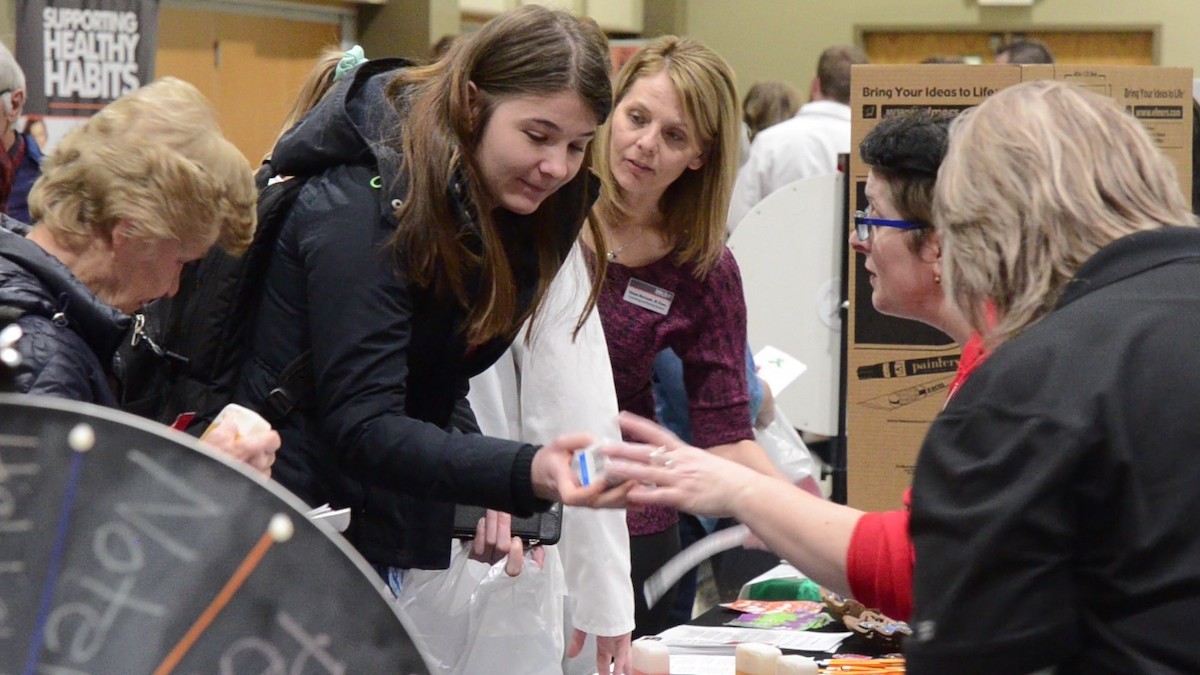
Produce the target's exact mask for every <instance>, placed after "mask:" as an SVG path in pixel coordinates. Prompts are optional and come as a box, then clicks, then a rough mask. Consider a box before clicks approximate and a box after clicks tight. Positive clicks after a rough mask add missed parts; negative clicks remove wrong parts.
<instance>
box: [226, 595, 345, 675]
mask: <svg viewBox="0 0 1200 675" xmlns="http://www.w3.org/2000/svg"><path fill="white" fill-rule="evenodd" d="M275 621H276V622H277V623H278V624H279V625H280V627H282V628H283V630H284V631H285V632H287V634H288V635H290V636H291V637H292V638H293V639H294V640H295V641H296V644H297V645H298V647H299V652H298V653H296V654H295V655H294V656H292V658H291V659H290V661H289V659H288V658H287V657H286V656H284V652H283V649H282V647H281V646H279V645H272V644H270V643H268V642H267V641H265V640H261V639H259V638H256V637H246V638H241V639H240V640H237V641H235V642H234V643H233V644H232V645H230V646H229V649H227V650H226V651H225V653H224V654H222V655H221V661H220V669H221V670H220V672H221V675H237V674H238V673H247V672H256V673H264V674H269V675H276V674H277V675H287V674H288V673H307V672H309V670H308V665H309V662H310V661H311V662H315V663H314V666H319V667H320V668H323V669H324V670H320V671H318V672H324V673H329V675H343V674H344V673H345V672H346V666H345V664H343V663H342V662H340V661H338V660H336V659H335V658H334V657H333V656H332V655H331V654H330V653H329V652H328V650H327V648H328V647H329V643H330V642H331V640H330V638H329V636H328V635H325V634H316V635H314V634H311V633H309V632H308V631H306V630H305V629H304V626H301V625H300V622H298V621H296V620H295V619H294V618H292V617H291V616H290V615H289V614H288V613H287V612H282V611H281V612H279V613H278V614H277V615H276V616H275ZM289 653H290V652H289Z"/></svg>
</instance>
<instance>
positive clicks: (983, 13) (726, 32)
mask: <svg viewBox="0 0 1200 675" xmlns="http://www.w3.org/2000/svg"><path fill="white" fill-rule="evenodd" d="M685 1H686V3H687V7H686V12H685V13H684V23H683V25H684V26H686V28H685V29H684V31H685V32H687V33H688V34H689V35H692V36H694V37H697V38H699V39H701V40H703V41H704V42H705V43H707V44H708V45H709V46H711V47H712V48H713V49H715V50H716V51H718V52H719V53H720V54H721V55H722V56H724V57H725V58H726V59H727V60H728V61H729V62H730V64H731V65H732V66H733V68H734V70H735V71H736V72H737V74H738V82H739V86H741V87H742V88H743V89H744V88H746V87H749V85H750V84H751V83H753V82H755V81H757V80H761V79H782V80H786V81H789V82H792V83H793V84H795V85H797V86H801V87H807V85H808V83H809V82H810V81H811V79H812V76H813V72H814V70H815V69H816V61H817V57H818V56H819V55H820V53H821V50H822V49H824V48H825V47H826V46H828V45H831V44H837V43H852V42H854V41H855V39H856V35H857V33H856V28H857V29H862V28H864V27H867V28H882V27H889V28H890V27H897V28H904V27H919V28H932V27H937V26H945V27H950V28H971V29H979V30H997V31H1012V30H1022V29H1026V30H1031V29H1034V28H1039V29H1055V28H1085V27H1118V26H1134V27H1138V28H1146V27H1149V26H1158V27H1161V33H1160V38H1161V41H1160V44H1159V54H1158V65H1168V66H1186V67H1193V68H1194V67H1198V66H1200V5H1198V3H1195V2H1190V1H1181V0H1138V1H1137V2H1131V1H1130V0H1036V2H1035V4H1034V6H1033V7H995V8H980V7H979V6H978V5H977V4H976V2H975V0H903V1H901V2H897V1H892V2H887V1H885V0H803V1H801V0H685Z"/></svg>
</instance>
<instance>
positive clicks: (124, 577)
mask: <svg viewBox="0 0 1200 675" xmlns="http://www.w3.org/2000/svg"><path fill="white" fill-rule="evenodd" d="M304 508H305V507H304V505H303V503H301V502H300V501H299V500H298V499H297V498H296V497H294V496H293V495H291V494H290V493H288V492H287V491H285V490H283V489H282V488H281V487H279V486H278V485H277V484H275V483H271V482H270V481H266V480H263V479H260V478H258V477H256V475H254V474H252V473H251V472H250V471H249V470H248V469H246V468H245V467H243V466H242V465H240V464H234V463H232V462H229V461H227V460H224V459H222V458H217V457H216V456H215V455H212V454H210V453H209V452H207V451H206V450H204V449H202V448H201V447H200V446H199V445H198V444H197V443H196V442H195V441H194V440H192V439H191V438H190V437H188V436H185V435H184V434H181V433H178V432H174V431H171V430H170V429H167V428H166V427H164V426H162V425H159V424H155V423H153V422H149V421H146V420H143V419H141V418H137V417H133V416H131V415H127V414H124V413H121V412H119V411H114V410H109V409H106V408H100V407H97V406H92V405H87V404H82V403H75V402H71V401H63V400H57V399H45V398H39V397H31V396H16V395H8V394H6V395H0V664H3V666H0V670H3V671H5V672H24V673H34V672H38V673H42V672H45V673H50V672H61V673H68V672H69V673H85V672H86V673H156V674H157V673H170V672H178V673H285V672H288V673H301V672H303V673H404V674H408V673H414V674H416V673H420V674H424V673H427V672H428V670H427V669H426V667H425V665H424V662H423V660H422V658H421V656H420V654H419V653H418V651H417V648H416V647H415V646H414V645H413V643H412V641H411V640H410V639H409V635H408V631H407V630H406V629H405V626H404V623H403V620H402V619H401V618H400V616H399V615H398V614H397V613H396V611H395V610H394V609H393V605H392V603H391V602H390V600H389V599H388V597H387V596H385V591H384V590H383V582H382V580H381V579H379V577H378V575H376V574H375V573H374V571H373V570H371V568H370V567H369V566H368V565H367V563H366V561H364V560H363V559H362V558H361V557H360V556H359V555H358V554H357V553H356V552H355V551H354V550H353V549H352V548H351V547H350V546H349V544H348V543H347V542H346V541H345V540H344V539H342V538H341V537H340V535H337V534H336V533H334V532H333V531H332V529H330V528H329V526H328V525H326V524H324V523H321V524H314V523H312V522H310V521H309V520H308V519H306V518H305V517H304V515H303V513H302V511H301V509H304ZM289 530H290V532H289ZM289 535H290V536H289Z"/></svg>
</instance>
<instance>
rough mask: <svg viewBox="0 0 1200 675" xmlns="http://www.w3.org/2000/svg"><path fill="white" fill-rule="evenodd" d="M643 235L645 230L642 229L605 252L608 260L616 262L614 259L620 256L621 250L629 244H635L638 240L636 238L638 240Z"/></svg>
mask: <svg viewBox="0 0 1200 675" xmlns="http://www.w3.org/2000/svg"><path fill="white" fill-rule="evenodd" d="M645 235H646V230H642V231H641V232H638V233H637V234H636V235H634V236H633V238H632V239H630V240H629V241H627V242H625V243H624V244H621V245H620V246H618V247H616V248H614V249H612V250H610V251H609V252H608V253H607V257H608V261H609V262H616V260H617V259H618V258H619V257H620V254H621V251H624V250H625V249H627V248H629V247H630V246H631V245H633V244H636V243H637V242H638V240H640V239H641V238H642V237H643V236H645Z"/></svg>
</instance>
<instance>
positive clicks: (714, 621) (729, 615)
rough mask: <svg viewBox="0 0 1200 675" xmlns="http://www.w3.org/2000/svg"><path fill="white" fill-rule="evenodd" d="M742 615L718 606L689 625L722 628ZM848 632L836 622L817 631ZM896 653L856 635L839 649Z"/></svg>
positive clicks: (824, 656)
mask: <svg viewBox="0 0 1200 675" xmlns="http://www.w3.org/2000/svg"><path fill="white" fill-rule="evenodd" d="M741 614H742V613H741V612H735V611H734V610H732V609H725V608H724V607H721V606H717V607H713V608H712V609H710V610H708V611H707V612H705V613H703V614H701V615H700V616H698V617H696V618H694V619H692V620H691V621H689V622H688V624H689V625H692V626H722V625H724V624H725V622H726V621H731V620H733V619H736V618H738V617H739V616H741ZM847 630H848V629H847V628H846V627H845V626H843V625H842V624H841V622H835V623H832V624H830V625H828V626H825V627H823V628H818V629H816V632H818V633H844V632H846V631H847ZM895 651H896V650H894V649H889V648H881V647H880V645H878V644H876V643H874V642H872V641H870V640H867V639H866V638H864V637H863V636H861V635H858V634H854V635H851V636H850V637H848V638H846V641H845V642H843V643H842V646H841V647H840V648H839V649H838V653H839V654H863V655H866V656H885V655H887V654H894V653H895ZM783 652H784V653H785V654H799V655H801V656H807V657H809V658H812V659H827V658H829V657H830V656H832V655H831V654H829V653H828V652H808V651H799V650H793V649H785V650H783Z"/></svg>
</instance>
